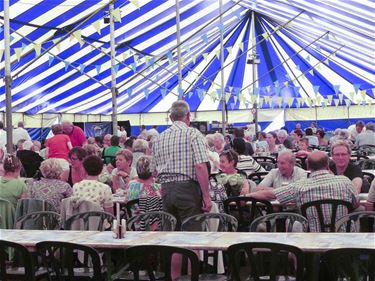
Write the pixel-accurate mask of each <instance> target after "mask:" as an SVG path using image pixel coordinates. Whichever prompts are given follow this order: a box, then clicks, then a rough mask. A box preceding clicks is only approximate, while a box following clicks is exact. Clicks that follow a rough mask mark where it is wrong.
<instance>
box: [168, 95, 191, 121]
mask: <svg viewBox="0 0 375 281" xmlns="http://www.w3.org/2000/svg"><path fill="white" fill-rule="evenodd" d="M189 112H190V108H189V105H188V104H187V102H186V101H183V100H178V101H175V102H174V103H173V104H172V107H171V109H170V114H171V118H172V119H173V120H182V119H183V118H184V117H185V116H186V115H188V114H189Z"/></svg>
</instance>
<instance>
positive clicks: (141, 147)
mask: <svg viewBox="0 0 375 281" xmlns="http://www.w3.org/2000/svg"><path fill="white" fill-rule="evenodd" d="M132 149H133V162H132V168H136V165H137V162H138V159H139V158H140V157H141V156H144V155H146V154H147V152H148V151H149V148H148V142H147V141H146V140H144V139H136V140H135V141H134V142H133V147H132Z"/></svg>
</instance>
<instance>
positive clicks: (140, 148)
mask: <svg viewBox="0 0 375 281" xmlns="http://www.w3.org/2000/svg"><path fill="white" fill-rule="evenodd" d="M147 148H148V142H147V141H146V140H144V139H136V140H135V141H134V142H133V146H132V149H133V152H146V150H147Z"/></svg>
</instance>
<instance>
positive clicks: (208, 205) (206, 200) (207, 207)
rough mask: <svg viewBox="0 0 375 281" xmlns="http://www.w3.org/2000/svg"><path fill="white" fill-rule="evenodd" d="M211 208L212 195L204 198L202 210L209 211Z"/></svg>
mask: <svg viewBox="0 0 375 281" xmlns="http://www.w3.org/2000/svg"><path fill="white" fill-rule="evenodd" d="M211 208H212V201H211V198H210V197H207V198H203V207H202V211H203V212H205V213H209V212H210V211H211Z"/></svg>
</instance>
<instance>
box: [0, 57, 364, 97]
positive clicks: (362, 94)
mask: <svg viewBox="0 0 375 281" xmlns="http://www.w3.org/2000/svg"><path fill="white" fill-rule="evenodd" d="M0 51H1V50H0ZM0 60H1V55H0ZM361 97H362V100H364V99H365V98H366V90H362V91H361Z"/></svg>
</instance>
